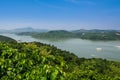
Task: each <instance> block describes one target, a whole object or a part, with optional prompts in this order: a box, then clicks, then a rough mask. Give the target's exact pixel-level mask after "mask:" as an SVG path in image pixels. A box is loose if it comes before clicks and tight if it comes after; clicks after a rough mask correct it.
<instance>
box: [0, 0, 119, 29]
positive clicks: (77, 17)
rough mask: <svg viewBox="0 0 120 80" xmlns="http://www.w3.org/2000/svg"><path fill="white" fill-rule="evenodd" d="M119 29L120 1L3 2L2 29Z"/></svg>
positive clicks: (44, 0) (18, 0)
mask: <svg viewBox="0 0 120 80" xmlns="http://www.w3.org/2000/svg"><path fill="white" fill-rule="evenodd" d="M20 27H21V28H23V27H33V28H40V29H70V30H71V29H120V0H0V29H13V28H20Z"/></svg>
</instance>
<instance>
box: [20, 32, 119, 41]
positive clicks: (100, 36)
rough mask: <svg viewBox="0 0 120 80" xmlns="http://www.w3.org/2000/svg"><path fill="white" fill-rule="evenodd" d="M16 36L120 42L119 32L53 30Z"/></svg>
mask: <svg viewBox="0 0 120 80" xmlns="http://www.w3.org/2000/svg"><path fill="white" fill-rule="evenodd" d="M18 35H29V36H32V37H34V38H41V39H68V38H81V39H89V40H120V32H119V31H117V30H75V31H65V30H54V31H49V32H44V33H38V32H23V33H18Z"/></svg>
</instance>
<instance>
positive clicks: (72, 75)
mask: <svg viewBox="0 0 120 80" xmlns="http://www.w3.org/2000/svg"><path fill="white" fill-rule="evenodd" d="M0 79H1V80H14V79H15V80H23V79H25V80H119V79H120V62H115V61H107V60H103V59H95V58H92V59H85V58H78V57H77V56H76V55H74V54H73V53H70V52H67V51H62V50H60V49H57V48H56V47H54V46H50V45H47V44H42V43H38V42H31V43H16V42H9V43H5V42H0Z"/></svg>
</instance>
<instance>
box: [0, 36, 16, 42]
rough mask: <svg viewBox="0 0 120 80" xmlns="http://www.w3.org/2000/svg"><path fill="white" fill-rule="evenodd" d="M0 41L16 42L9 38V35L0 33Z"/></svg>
mask: <svg viewBox="0 0 120 80" xmlns="http://www.w3.org/2000/svg"><path fill="white" fill-rule="evenodd" d="M0 41H2V42H16V40H14V39H12V38H9V37H6V36H2V35H0Z"/></svg>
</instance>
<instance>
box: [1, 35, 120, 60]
mask: <svg viewBox="0 0 120 80" xmlns="http://www.w3.org/2000/svg"><path fill="white" fill-rule="evenodd" d="M2 35H4V36H8V37H11V38H13V39H15V40H21V41H22V42H32V41H37V42H42V43H47V44H51V45H54V46H56V47H58V48H60V49H62V50H66V51H69V52H73V53H75V54H76V55H77V56H79V57H85V58H93V57H95V58H103V59H109V60H117V61H120V47H119V46H120V41H91V40H82V39H66V40H43V39H35V38H32V37H30V36H18V35H15V34H2Z"/></svg>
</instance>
